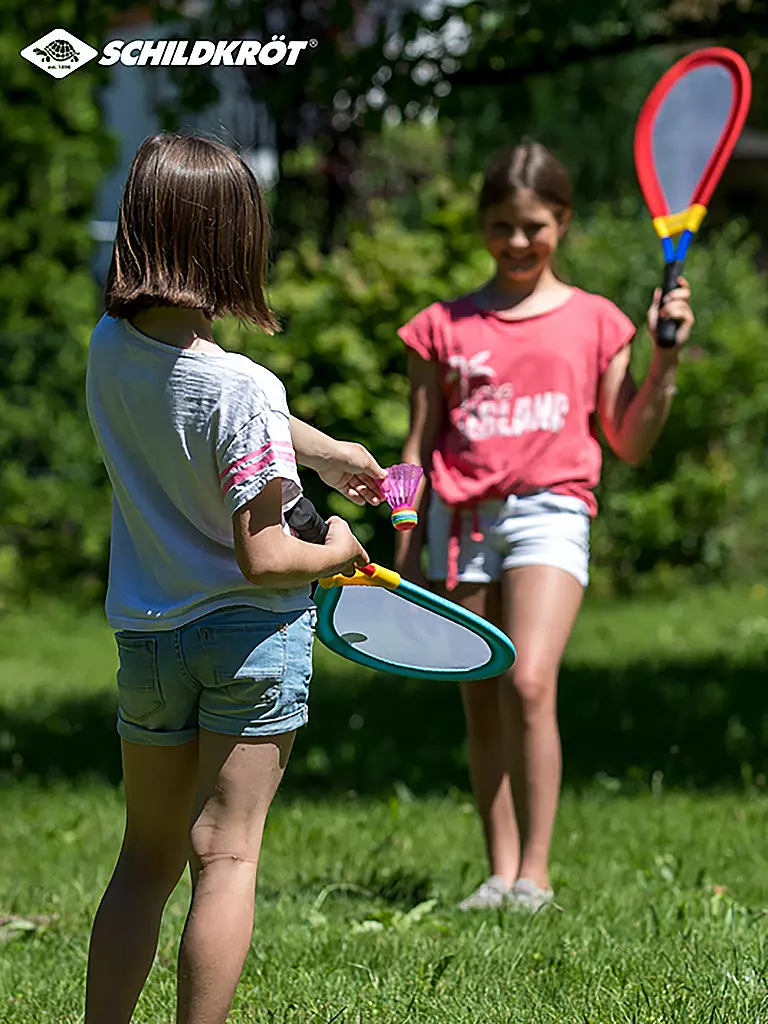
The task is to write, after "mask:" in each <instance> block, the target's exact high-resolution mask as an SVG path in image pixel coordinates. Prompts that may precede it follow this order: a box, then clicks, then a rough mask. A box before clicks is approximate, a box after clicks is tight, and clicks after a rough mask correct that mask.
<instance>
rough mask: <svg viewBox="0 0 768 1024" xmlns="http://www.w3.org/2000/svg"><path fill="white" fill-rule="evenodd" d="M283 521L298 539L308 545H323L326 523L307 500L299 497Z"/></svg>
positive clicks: (326, 528) (326, 530)
mask: <svg viewBox="0 0 768 1024" xmlns="http://www.w3.org/2000/svg"><path fill="white" fill-rule="evenodd" d="M285 521H286V523H288V525H289V526H290V528H291V529H292V530H293V532H294V533H295V534H296V536H297V537H298V538H299V540H305V541H307V543H309V544H324V543H325V538H326V535H327V533H328V523H326V521H325V520H324V519H323V517H322V516H321V515H320V513H319V512H318V511H317V509H316V508H315V506H314V505H313V504H312V502H311V501H310V500H309V498H304V497H301V498H299V500H298V501H297V502H296V504H295V505H294V506H293V508H292V509H291V510H290V511H289V512H286V514H285Z"/></svg>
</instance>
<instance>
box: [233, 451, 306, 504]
mask: <svg viewBox="0 0 768 1024" xmlns="http://www.w3.org/2000/svg"><path fill="white" fill-rule="evenodd" d="M280 462H282V463H287V464H288V465H290V466H295V465H296V453H295V452H294V450H293V445H291V444H290V443H289V442H287V441H276V442H274V443H272V442H270V441H268V442H267V444H265V445H262V447H261V448H258V449H257V450H256V451H254V452H250V453H249V454H248V455H243V456H242V457H241V458H239V459H237V460H236V461H235V462H232V463H230V465H229V466H227V467H226V468H225V469H224V470H222V472H221V473H219V479H220V481H221V489H222V491H223V492H224V494H227V493H228V492H229V491H231V490H232V488H233V487H235V486H237V484H240V483H242V482H243V481H244V480H248V479H250V478H251V477H252V476H255V475H256V474H257V473H260V472H262V471H263V470H265V469H266V468H267V467H268V466H271V465H275V464H277V463H280Z"/></svg>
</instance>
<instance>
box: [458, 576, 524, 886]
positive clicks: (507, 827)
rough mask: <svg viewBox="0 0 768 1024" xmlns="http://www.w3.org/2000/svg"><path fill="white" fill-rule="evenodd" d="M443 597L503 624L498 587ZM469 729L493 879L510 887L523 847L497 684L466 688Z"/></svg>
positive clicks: (467, 587) (464, 589) (475, 586)
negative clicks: (508, 773)
mask: <svg viewBox="0 0 768 1024" xmlns="http://www.w3.org/2000/svg"><path fill="white" fill-rule="evenodd" d="M442 594H443V596H444V597H448V598H450V599H451V600H453V601H456V603H457V604H460V605H461V606H462V607H463V608H467V609H468V610H469V611H471V612H474V613H475V614H476V615H481V616H482V617H483V618H485V619H488V620H489V621H491V622H493V623H494V624H496V625H498V624H499V614H500V603H499V586H498V584H482V583H460V584H459V585H458V586H457V587H456V589H455V590H453V591H450V592H447V591H446V590H445V589H443V591H442ZM461 697H462V701H463V703H464V717H465V720H466V725H467V756H468V760H469V777H470V781H471V783H472V792H473V793H474V796H475V801H476V802H477V809H478V812H479V814H480V820H481V821H482V824H483V833H484V835H485V846H486V852H487V854H488V862H489V865H490V870H491V874H492V875H500V876H501V877H503V878H504V879H506V881H507V882H508V884H509V885H512V883H513V882H514V881H515V879H516V878H517V876H518V865H519V857H520V843H519V839H518V832H517V824H516V822H515V815H514V811H513V808H512V794H511V789H510V785H509V776H508V775H507V757H506V753H505V749H504V746H505V745H504V735H503V732H502V727H503V723H502V717H501V709H500V703H499V701H500V690H499V680H498V679H484V680H480V681H478V682H473V683H465V684H463V685H462V687H461Z"/></svg>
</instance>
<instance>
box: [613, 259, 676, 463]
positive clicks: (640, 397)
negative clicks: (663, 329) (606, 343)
mask: <svg viewBox="0 0 768 1024" xmlns="http://www.w3.org/2000/svg"><path fill="white" fill-rule="evenodd" d="M680 282H681V284H680V287H679V288H676V289H675V290H674V291H672V292H670V293H669V295H668V296H667V299H666V302H665V304H664V307H663V311H662V314H661V315H662V317H670V318H671V319H674V320H679V321H680V327H679V328H678V332H677V343H676V345H675V347H674V348H670V349H667V348H659V346H658V345H655V344H654V352H653V359H652V361H651V367H650V369H649V371H648V373H647V375H646V377H645V380H644V381H643V383H642V384H641V386H640V387H639V388H638V387H637V385H636V384H635V381H634V379H633V377H632V371H631V370H630V366H629V363H630V354H631V353H630V347H629V345H626V346H625V347H624V348H623V349H621V351H620V352H618V353H617V354H616V355H615V356H614V357H613V359H612V360H611V362H610V364H609V366H608V369H607V370H606V371H605V373H604V374H603V376H602V378H601V380H600V388H599V392H598V415H599V417H600V424H601V426H602V428H603V431H604V432H605V436H606V438H607V439H608V443H609V444H610V446H611V448H612V449H613V450H614V452H616V454H617V455H618V456H619V458H620V459H623V460H624V461H625V462H628V463H629V464H630V465H632V466H637V465H638V464H639V463H641V462H642V461H643V460H644V459H645V458H646V457H647V456H648V455H649V453H650V452H651V450H652V449H653V446H654V445H655V444H656V442H657V441H658V439H659V437H660V436H661V432H662V430H663V429H664V424H665V423H666V421H667V417H668V416H669V410H670V408H671V406H672V399H673V397H674V395H675V392H676V390H677V388H676V387H675V378H676V376H677V367H678V365H679V363H680V356H681V354H682V346H683V345H684V344H685V342H686V341H687V340H688V337H689V335H690V332H691V327H692V326H693V314H692V312H691V307H690V305H689V299H690V290H689V288H688V285H687V284H686V282H685V281H684V280H683V279H682V278H681V279H680ZM658 302H659V294H658V292H657V294H656V296H655V297H654V302H653V305H652V306H651V309H650V310H649V312H648V329H649V331H650V333H651V336H652V337H653V338H654V341H655V337H656V325H657V323H658V316H659V313H658Z"/></svg>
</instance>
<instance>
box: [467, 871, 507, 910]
mask: <svg viewBox="0 0 768 1024" xmlns="http://www.w3.org/2000/svg"><path fill="white" fill-rule="evenodd" d="M510 892H511V890H510V887H509V883H508V882H507V880H506V879H505V878H503V877H502V876H501V875H491V877H490V878H489V879H488V880H487V881H485V882H483V883H482V885H478V887H477V888H476V889H475V891H474V892H473V893H472V895H471V896H467V898H466V899H465V900H462V901H461V903H460V904H459V910H497V909H498V908H499V907H502V906H504V900H505V898H508V896H509V894H510Z"/></svg>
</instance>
